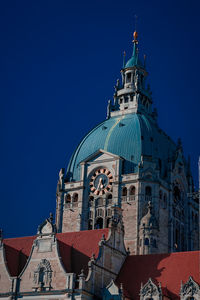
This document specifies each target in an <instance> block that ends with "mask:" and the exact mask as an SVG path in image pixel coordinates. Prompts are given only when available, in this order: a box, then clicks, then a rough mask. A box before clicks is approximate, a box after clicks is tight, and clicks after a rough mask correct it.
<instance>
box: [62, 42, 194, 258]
mask: <svg viewBox="0 0 200 300" xmlns="http://www.w3.org/2000/svg"><path fill="white" fill-rule="evenodd" d="M133 44H134V46H133V55H132V57H131V58H130V60H129V61H128V62H127V63H126V65H124V66H123V69H122V70H121V75H122V82H121V83H120V81H119V80H118V81H117V84H116V86H115V93H114V101H113V103H112V102H111V101H109V103H108V113H107V120H106V121H104V122H103V123H101V124H100V125H98V126H97V127H96V128H95V129H93V130H92V131H91V132H89V134H88V135H87V136H86V137H85V138H84V139H83V140H82V142H81V143H80V145H79V146H78V147H77V149H76V150H75V152H74V154H73V155H72V158H71V161H70V163H69V166H68V169H67V171H66V172H65V171H64V170H63V169H62V170H61V173H60V176H59V182H58V189H57V210H56V215H57V217H56V218H57V222H56V225H57V228H58V231H59V232H73V231H79V230H87V229H95V228H106V227H108V224H109V220H110V217H111V215H110V213H111V207H112V205H117V206H119V207H121V208H122V214H123V220H124V227H125V244H126V247H127V248H128V247H129V249H130V251H131V253H133V254H141V253H146V254H148V253H167V252H174V251H185V250H197V249H198V247H199V245H198V242H197V240H198V239H197V237H198V235H199V228H198V216H199V212H198V200H197V201H195V200H193V199H192V198H189V197H188V194H189V193H192V192H193V190H194V186H193V179H192V175H191V172H190V163H189V160H188V161H187V160H186V159H185V157H184V155H183V149H182V145H181V141H180V140H178V142H177V143H174V142H173V141H172V140H171V138H170V137H169V136H168V135H167V134H166V133H165V132H164V131H163V130H161V129H160V128H159V126H158V123H157V112H156V110H155V109H154V110H153V109H152V93H151V90H150V86H149V85H147V84H146V78H147V76H148V73H147V71H146V68H145V66H144V64H143V63H141V61H140V59H139V55H138V49H137V44H138V40H137V39H135V38H134V41H133ZM92 149H93V150H92ZM103 181H105V182H103ZM149 201H150V202H151V203H152V207H153V209H152V214H153V216H154V218H155V219H156V220H157V229H156V230H154V231H152V232H151V233H150V231H151V229H150V228H149V229H147V228H145V230H144V229H142V226H143V224H142V220H143V217H144V216H145V215H146V214H147V206H148V203H149ZM147 232H148V236H145V235H146V234H147ZM149 234H150V235H151V238H150V236H149ZM145 239H146V242H147V239H149V247H146V246H147V245H146V246H145V250H144V249H142V250H141V244H142V243H144V241H145ZM150 240H152V241H153V242H152V244H151V241H150ZM150 244H151V246H150ZM153 245H154V247H153ZM143 248H144V247H143Z"/></svg>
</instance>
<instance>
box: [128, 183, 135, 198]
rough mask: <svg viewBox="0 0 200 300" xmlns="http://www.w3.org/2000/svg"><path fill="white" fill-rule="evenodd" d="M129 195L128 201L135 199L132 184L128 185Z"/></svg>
mask: <svg viewBox="0 0 200 300" xmlns="http://www.w3.org/2000/svg"><path fill="white" fill-rule="evenodd" d="M129 195H130V197H129V198H130V199H129V200H130V201H132V200H135V187H134V186H131V187H130V190H129Z"/></svg>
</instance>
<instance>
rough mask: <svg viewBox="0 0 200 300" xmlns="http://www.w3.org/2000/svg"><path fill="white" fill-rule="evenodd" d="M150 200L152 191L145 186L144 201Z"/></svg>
mask: <svg viewBox="0 0 200 300" xmlns="http://www.w3.org/2000/svg"><path fill="white" fill-rule="evenodd" d="M151 199H152V191H151V187H150V186H146V188H145V200H146V201H151Z"/></svg>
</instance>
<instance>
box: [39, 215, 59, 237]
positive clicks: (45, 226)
mask: <svg viewBox="0 0 200 300" xmlns="http://www.w3.org/2000/svg"><path fill="white" fill-rule="evenodd" d="M55 233H56V226H55V224H53V215H52V214H50V217H49V218H48V219H46V220H45V221H44V222H43V223H42V224H41V225H39V226H38V231H37V234H38V235H51V234H55Z"/></svg>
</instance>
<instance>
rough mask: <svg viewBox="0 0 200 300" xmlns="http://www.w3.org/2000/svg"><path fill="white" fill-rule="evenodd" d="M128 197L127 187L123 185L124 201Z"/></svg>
mask: <svg viewBox="0 0 200 300" xmlns="http://www.w3.org/2000/svg"><path fill="white" fill-rule="evenodd" d="M126 199H127V188H126V187H123V189H122V201H126Z"/></svg>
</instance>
